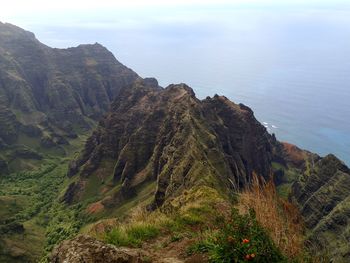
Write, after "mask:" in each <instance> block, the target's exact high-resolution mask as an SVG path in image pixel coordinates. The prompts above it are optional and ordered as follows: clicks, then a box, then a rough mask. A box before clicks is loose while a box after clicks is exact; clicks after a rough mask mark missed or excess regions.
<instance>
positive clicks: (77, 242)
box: [50, 235, 144, 263]
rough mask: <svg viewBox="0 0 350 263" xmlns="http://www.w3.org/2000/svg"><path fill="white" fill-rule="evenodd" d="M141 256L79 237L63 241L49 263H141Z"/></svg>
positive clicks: (127, 250) (138, 253)
mask: <svg viewBox="0 0 350 263" xmlns="http://www.w3.org/2000/svg"><path fill="white" fill-rule="evenodd" d="M142 258H143V254H142V253H141V252H140V251H138V250H136V249H129V248H117V247H115V246H112V245H107V244H105V243H103V242H101V241H98V240H96V239H95V238H92V237H89V236H86V235H79V236H77V237H76V238H74V239H72V240H67V241H63V242H62V243H61V244H60V245H58V246H57V247H56V248H55V249H54V250H53V252H52V253H51V256H50V262H51V263H82V262H84V263H142V262H144V261H143V259H142Z"/></svg>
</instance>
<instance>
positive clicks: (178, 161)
mask: <svg viewBox="0 0 350 263" xmlns="http://www.w3.org/2000/svg"><path fill="white" fill-rule="evenodd" d="M274 143H276V142H275V139H274V137H272V136H271V135H269V134H268V133H267V131H266V129H265V128H264V127H263V126H262V125H260V123H259V122H258V121H257V120H256V119H255V118H254V115H253V112H252V111H251V110H250V109H249V108H248V107H246V106H244V105H237V104H234V103H233V102H231V101H229V100H228V99H227V98H225V97H223V96H217V95H215V96H214V97H213V98H209V97H208V98H207V99H205V100H203V101H200V100H198V99H197V98H196V97H195V94H194V92H193V91H192V89H191V88H189V87H188V86H186V85H185V84H179V85H170V86H168V87H167V88H165V89H160V88H158V87H157V86H154V85H153V86H152V85H149V84H148V83H145V82H143V81H142V80H140V81H138V82H137V83H135V85H134V86H133V87H132V88H130V89H125V90H123V91H122V92H121V93H120V94H119V96H118V97H117V99H116V100H115V101H114V102H113V104H112V107H111V111H110V112H109V113H108V114H107V115H106V117H105V118H103V119H102V120H101V121H100V123H99V125H98V127H97V129H96V130H95V131H94V132H93V134H92V136H91V137H90V138H89V139H88V140H87V142H86V144H85V148H84V150H83V152H82V153H81V154H80V155H79V156H78V157H77V158H76V159H75V160H73V161H72V162H71V164H70V168H69V171H68V176H70V177H72V176H78V179H77V180H74V181H75V182H73V183H72V184H71V185H70V186H69V187H68V189H67V191H66V193H65V195H64V197H63V199H64V201H65V202H67V203H73V202H75V201H81V200H84V199H88V198H91V197H94V198H95V199H98V200H99V201H98V202H99V205H101V204H102V206H103V207H104V208H105V209H108V208H112V207H114V208H117V207H118V206H121V204H122V203H123V201H124V200H127V199H128V198H131V197H133V196H135V195H137V193H138V191H140V189H142V188H143V187H145V186H146V185H151V184H152V183H153V185H154V186H153V187H152V189H153V190H151V191H150V192H151V193H153V194H151V195H152V198H150V202H149V208H151V209H154V208H156V207H159V206H162V205H163V203H164V202H166V201H168V200H170V199H171V198H173V197H175V196H178V195H180V194H181V193H182V192H183V190H184V189H187V188H190V187H193V186H194V185H202V184H204V185H209V186H212V187H214V188H217V189H221V191H222V192H223V193H225V194H228V193H229V192H230V190H229V189H235V190H237V189H238V188H241V187H242V186H244V185H246V184H247V182H249V181H250V178H251V174H252V172H253V171H255V172H256V173H258V174H260V175H261V176H263V177H264V178H265V179H267V178H268V177H269V176H270V167H271V165H270V163H271V159H272V145H273V144H274ZM92 184H93V186H92ZM92 188H93V190H92Z"/></svg>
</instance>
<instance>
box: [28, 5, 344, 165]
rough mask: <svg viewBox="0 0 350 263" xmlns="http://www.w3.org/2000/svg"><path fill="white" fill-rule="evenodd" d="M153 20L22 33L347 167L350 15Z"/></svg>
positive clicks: (204, 14) (224, 14)
mask: <svg viewBox="0 0 350 263" xmlns="http://www.w3.org/2000/svg"><path fill="white" fill-rule="evenodd" d="M157 11H159V10H153V11H149V12H148V13H147V15H145V14H144V13H142V11H140V12H136V13H135V14H134V15H130V14H129V16H123V15H122V14H118V15H115V16H113V14H105V18H104V19H100V20H98V21H99V23H86V22H84V20H79V21H78V20H77V21H76V23H72V22H70V23H69V25H65V24H60V23H56V24H55V23H53V24H46V25H43V24H40V23H33V24H30V23H29V24H28V26H27V27H26V28H27V29H29V30H31V31H33V32H36V35H37V37H38V38H39V40H41V41H42V42H44V43H46V44H48V45H50V46H54V47H67V46H75V45H77V44H79V43H94V42H96V41H97V42H100V43H102V44H103V45H105V46H106V47H107V48H108V49H110V50H111V51H112V52H113V53H114V54H115V56H116V57H117V59H118V60H120V61H121V62H122V63H124V64H125V65H127V66H128V67H130V68H132V69H134V70H135V71H136V72H137V73H139V74H140V75H141V76H144V77H148V76H154V77H156V78H157V79H158V80H159V82H160V84H161V85H163V86H166V85H168V84H170V83H180V82H185V83H187V84H189V85H190V86H192V88H193V89H194V90H195V92H196V94H197V95H198V96H199V97H200V98H204V97H206V96H208V95H209V96H213V95H214V94H215V93H217V94H220V95H225V96H227V97H228V98H230V99H231V100H233V101H234V102H237V103H239V102H241V103H244V104H246V105H248V106H250V107H251V108H252V109H253V110H254V112H255V115H256V117H257V118H258V120H260V121H261V122H262V123H264V125H265V126H266V127H267V128H268V130H269V131H270V132H271V133H275V134H276V136H277V138H278V139H279V140H282V141H288V142H290V143H294V144H296V145H298V146H299V147H301V148H304V149H307V150H310V151H313V152H317V153H318V154H320V155H325V154H328V153H334V154H336V155H337V156H338V157H340V158H341V159H342V160H344V161H345V162H346V163H347V164H350V106H349V102H350V11H349V10H344V9H336V8H333V9H300V8H299V9H295V10H294V9H288V10H285V9H276V10H270V9H269V10H265V9H237V8H236V9H234V8H232V9H230V8H228V9H217V10H215V9H210V10H209V9H204V10H197V9H196V10H195V11H193V10H192V11H191V10H177V11H176V10H175V11H174V10H172V11H169V10H168V13H166V10H163V11H161V12H160V13H161V14H159V13H158V12H157ZM164 12H165V13H164ZM113 17H115V18H113ZM107 18H108V19H107Z"/></svg>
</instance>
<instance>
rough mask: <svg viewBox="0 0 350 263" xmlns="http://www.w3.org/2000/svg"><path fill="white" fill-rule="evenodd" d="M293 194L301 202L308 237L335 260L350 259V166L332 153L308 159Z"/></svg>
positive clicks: (298, 203)
mask: <svg viewBox="0 0 350 263" xmlns="http://www.w3.org/2000/svg"><path fill="white" fill-rule="evenodd" d="M291 198H292V199H293V201H294V202H295V203H296V204H297V205H298V206H299V208H300V211H301V214H302V216H303V217H304V220H305V224H306V226H307V227H308V228H309V229H310V230H311V231H310V234H309V237H308V239H309V240H310V241H312V244H313V245H314V246H316V247H317V249H318V252H319V251H322V252H326V253H328V254H329V255H331V257H332V258H333V259H334V260H335V261H334V262H348V261H349V260H350V247H349V245H348V244H349V241H350V227H349V226H350V169H349V168H348V167H347V166H346V165H345V164H344V163H343V162H341V161H340V160H339V159H337V158H336V157H335V156H333V155H328V156H326V157H324V158H322V159H320V160H319V161H317V162H315V163H314V164H313V163H309V164H308V167H307V169H305V171H304V173H303V176H302V177H301V178H300V179H299V180H298V181H297V182H295V183H294V184H293V186H292V193H291Z"/></svg>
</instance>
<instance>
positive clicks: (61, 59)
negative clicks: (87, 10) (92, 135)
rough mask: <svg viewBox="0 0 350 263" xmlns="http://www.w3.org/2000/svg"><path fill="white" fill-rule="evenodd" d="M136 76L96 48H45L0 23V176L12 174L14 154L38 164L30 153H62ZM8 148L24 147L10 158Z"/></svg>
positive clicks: (11, 152) (7, 25)
mask: <svg viewBox="0 0 350 263" xmlns="http://www.w3.org/2000/svg"><path fill="white" fill-rule="evenodd" d="M137 77H138V76H137V74H136V73H134V72H133V71H132V70H130V69H128V68H127V67H125V66H123V65H122V64H120V63H119V62H118V61H117V60H116V59H115V58H114V56H113V55H112V53H111V52H109V51H108V50H107V49H106V48H104V47H103V46H101V45H100V44H97V43H96V44H94V45H80V46H78V47H75V48H68V49H56V48H50V47H48V46H46V45H44V44H42V43H40V42H39V41H38V40H37V39H36V38H35V36H34V34H33V33H30V32H28V31H25V30H23V29H21V28H19V27H16V26H14V25H11V24H6V23H5V24H3V23H1V22H0V104H1V106H0V151H1V152H2V153H3V154H2V156H0V173H5V172H7V171H9V170H10V171H13V170H14V167H11V164H10V163H11V162H12V161H13V160H14V159H15V158H16V157H17V156H19V155H21V156H20V157H21V158H22V159H38V158H39V157H38V156H37V154H35V152H34V153H32V152H31V151H30V150H39V151H41V152H42V151H45V149H54V148H56V153H57V149H60V150H61V152H62V149H61V148H60V146H61V145H65V144H68V143H69V139H70V138H75V137H76V136H77V133H79V132H81V130H82V129H89V128H91V124H92V123H93V121H96V120H98V118H99V117H100V116H101V115H102V114H103V113H104V112H105V111H106V110H107V109H108V107H109V105H110V102H111V101H112V100H113V98H114V97H115V96H116V95H117V94H118V93H119V91H120V89H122V88H123V87H126V86H129V85H131V83H132V82H133V81H134V80H135V79H136V78H137ZM14 144H17V145H21V146H23V145H25V146H27V147H24V149H23V147H17V153H15V152H13V151H12V150H11V149H10V148H11V146H13V145H14ZM28 148H30V149H28ZM23 151H25V152H26V153H24V154H18V152H23ZM58 152H59V150H58ZM22 168H29V167H22Z"/></svg>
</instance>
